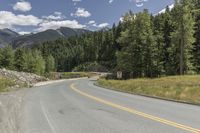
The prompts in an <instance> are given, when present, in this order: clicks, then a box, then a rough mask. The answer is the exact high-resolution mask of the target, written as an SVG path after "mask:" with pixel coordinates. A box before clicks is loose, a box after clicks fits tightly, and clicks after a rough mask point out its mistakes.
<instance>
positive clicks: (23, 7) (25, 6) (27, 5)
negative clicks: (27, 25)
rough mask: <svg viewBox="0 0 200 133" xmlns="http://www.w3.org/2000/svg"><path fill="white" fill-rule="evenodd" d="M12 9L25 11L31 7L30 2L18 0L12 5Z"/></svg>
mask: <svg viewBox="0 0 200 133" xmlns="http://www.w3.org/2000/svg"><path fill="white" fill-rule="evenodd" d="M13 9H14V10H17V11H22V12H27V11H30V10H31V9H32V7H31V3H29V2H26V1H20V2H17V3H16V4H15V5H14V6H13Z"/></svg>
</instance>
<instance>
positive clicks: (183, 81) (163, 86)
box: [98, 75, 200, 104]
mask: <svg viewBox="0 0 200 133" xmlns="http://www.w3.org/2000/svg"><path fill="white" fill-rule="evenodd" d="M98 82H99V84H100V85H103V86H106V87H112V88H113V89H115V90H119V91H124V92H130V93H136V94H145V95H150V96H156V97H162V98H167V99H174V100H181V101H186V102H192V103H198V104H200V76H199V75H196V76H172V77H164V78H157V79H131V80H122V81H119V80H105V79H100V80H99V81H98Z"/></svg>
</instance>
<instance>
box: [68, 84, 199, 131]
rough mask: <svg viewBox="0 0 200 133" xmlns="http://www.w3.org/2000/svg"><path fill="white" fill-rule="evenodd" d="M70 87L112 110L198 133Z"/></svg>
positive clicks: (190, 128)
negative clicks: (112, 108)
mask: <svg viewBox="0 0 200 133" xmlns="http://www.w3.org/2000/svg"><path fill="white" fill-rule="evenodd" d="M70 87H71V89H72V90H74V91H75V92H77V93H79V94H81V95H83V96H85V97H88V98H90V99H92V100H95V101H97V102H99V103H103V104H106V105H109V106H111V107H114V108H117V109H120V110H123V111H126V112H129V113H132V114H136V115H138V116H142V117H144V118H147V119H151V120H153V121H157V122H159V123H163V124H166V125H169V126H173V127H176V128H179V129H182V130H185V131H189V132H192V133H200V129H195V128H192V127H189V126H186V125H182V124H179V123H176V122H173V121H169V120H166V119H163V118H159V117H156V116H153V115H149V114H146V113H143V112H140V111H137V110H135V109H133V108H128V107H125V106H122V105H119V104H115V103H112V102H110V101H106V100H104V99H101V98H98V97H95V96H92V95H90V94H87V93H85V92H83V91H80V90H79V89H77V88H76V87H75V85H74V84H71V86H70Z"/></svg>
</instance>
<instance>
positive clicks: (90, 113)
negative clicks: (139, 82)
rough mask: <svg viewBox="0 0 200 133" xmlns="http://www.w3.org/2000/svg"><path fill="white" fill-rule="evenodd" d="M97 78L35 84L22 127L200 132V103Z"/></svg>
mask: <svg viewBox="0 0 200 133" xmlns="http://www.w3.org/2000/svg"><path fill="white" fill-rule="evenodd" d="M93 83H94V81H92V79H79V80H67V81H63V82H60V83H54V84H49V85H45V86H40V87H35V88H32V89H31V90H29V91H28V93H27V95H26V97H25V100H24V101H25V102H24V105H23V109H22V113H23V114H24V115H23V120H22V121H21V123H20V125H21V132H20V133H200V107H199V106H193V105H188V104H182V103H175V102H170V101H164V100H158V99H153V98H147V97H142V96H136V95H131V94H126V93H121V92H115V91H112V90H107V89H103V88H100V87H97V86H94V85H93Z"/></svg>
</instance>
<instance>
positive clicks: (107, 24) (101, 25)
mask: <svg viewBox="0 0 200 133" xmlns="http://www.w3.org/2000/svg"><path fill="white" fill-rule="evenodd" d="M107 26H109V23H101V24H99V25H98V26H97V27H98V28H105V27H107Z"/></svg>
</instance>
